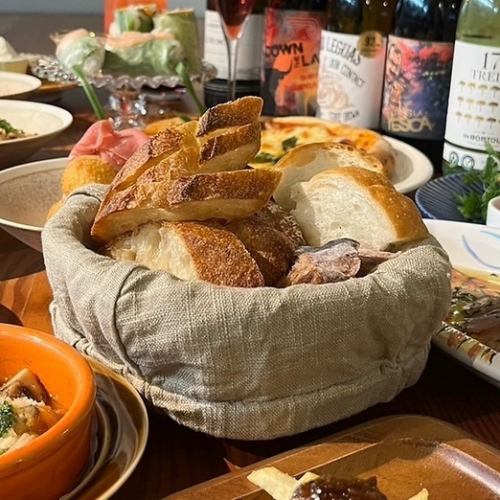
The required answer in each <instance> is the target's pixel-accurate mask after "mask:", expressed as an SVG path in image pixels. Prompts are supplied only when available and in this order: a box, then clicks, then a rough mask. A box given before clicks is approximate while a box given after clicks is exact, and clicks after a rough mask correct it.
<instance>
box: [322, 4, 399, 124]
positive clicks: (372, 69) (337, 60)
mask: <svg viewBox="0 0 500 500" xmlns="http://www.w3.org/2000/svg"><path fill="white" fill-rule="evenodd" d="M395 4H396V2H395V0H329V1H328V7H327V21H326V29H325V30H323V31H322V33H321V51H320V63H319V77H318V97H317V100H318V113H317V114H318V116H319V117H320V118H323V119H325V120H330V121H335V122H344V123H350V124H352V125H357V126H361V127H367V128H378V126H379V119H380V108H381V102H382V90H383V83H384V64H385V52H386V45H387V35H388V34H389V32H390V31H391V30H392V24H393V17H394V8H395Z"/></svg>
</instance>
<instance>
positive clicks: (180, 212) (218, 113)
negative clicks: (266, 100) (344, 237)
mask: <svg viewBox="0 0 500 500" xmlns="http://www.w3.org/2000/svg"><path fill="white" fill-rule="evenodd" d="M242 101H243V102H242ZM261 108H262V100H261V99H260V98H258V97H247V98H243V99H239V100H237V101H234V102H233V103H228V104H221V105H219V106H216V107H215V108H211V109H210V110H208V111H207V112H206V113H205V114H204V115H203V116H202V117H201V118H200V120H199V122H198V123H196V122H195V121H193V122H187V123H184V124H183V125H181V126H179V127H175V128H172V129H167V130H164V131H163V132H161V133H160V134H158V135H157V136H154V137H153V138H151V140H150V141H149V142H147V143H146V144H144V145H143V146H142V147H141V148H139V149H138V150H137V151H136V152H135V153H134V154H133V155H132V156H131V157H130V158H129V160H128V161H127V163H126V164H125V166H124V167H123V169H122V170H121V171H120V173H119V174H118V175H117V176H116V178H115V179H114V181H113V183H112V184H111V187H110V189H109V191H108V193H107V194H106V197H105V199H104V200H103V203H102V204H101V207H100V209H99V211H98V213H97V216H96V220H95V222H94V225H93V227H92V235H93V236H94V238H96V239H97V240H99V241H101V242H106V241H109V240H110V239H112V238H113V237H115V236H117V235H119V234H121V233H123V232H126V231H129V230H131V229H133V228H134V227H137V226H138V225H139V224H141V223H145V222H151V221H154V220H162V219H165V220H170V221H178V220H206V219H209V218H236V217H240V218H243V217H246V216H248V215H251V214H252V213H254V212H256V211H258V210H260V209H261V208H263V207H264V206H265V205H266V203H267V202H268V201H269V199H270V197H271V195H272V193H273V191H274V189H275V188H276V185H277V183H278V181H279V179H280V174H279V173H278V172H275V171H269V170H261V171H256V170H252V169H247V170H244V171H243V170H242V171H241V172H240V171H236V170H241V169H243V168H244V167H245V166H246V164H247V163H248V161H249V160H250V159H251V158H252V157H253V156H254V155H255V153H256V152H257V151H258V149H259V144H260V136H259V134H258V117H259V114H260V110H261ZM243 112H244V114H243ZM255 130H257V133H255ZM231 170H234V171H231Z"/></svg>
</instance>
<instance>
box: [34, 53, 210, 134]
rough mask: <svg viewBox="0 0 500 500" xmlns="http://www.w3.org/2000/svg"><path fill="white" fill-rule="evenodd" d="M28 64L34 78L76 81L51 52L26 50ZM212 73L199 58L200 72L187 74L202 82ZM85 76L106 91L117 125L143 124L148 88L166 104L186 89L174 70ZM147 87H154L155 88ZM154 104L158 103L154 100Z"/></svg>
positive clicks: (118, 127)
mask: <svg viewBox="0 0 500 500" xmlns="http://www.w3.org/2000/svg"><path fill="white" fill-rule="evenodd" d="M29 64H30V68H31V72H32V73H33V74H34V75H35V76H37V77H38V78H43V79H46V80H49V81H51V82H59V83H62V82H75V83H78V78H77V77H76V75H75V74H74V73H73V72H71V71H68V70H66V69H65V68H64V67H63V66H62V65H61V64H60V63H59V61H58V60H57V58H56V57H55V56H52V55H33V54H30V57H29ZM216 74H217V70H216V69H215V67H214V66H213V65H212V64H209V63H207V62H205V61H203V63H202V72H201V74H196V75H191V76H190V78H191V81H192V82H201V83H203V82H205V81H209V80H212V79H213V78H215V76H216ZM88 80H89V81H90V82H91V83H92V84H93V85H94V87H96V88H105V89H107V90H108V91H109V92H110V96H109V107H110V108H111V114H112V115H113V121H114V125H115V127H116V128H117V129H120V128H126V127H138V126H142V125H143V119H144V117H145V116H146V115H147V114H148V102H149V101H150V97H149V96H151V93H152V92H153V94H155V95H157V96H161V100H162V102H163V103H164V104H165V105H167V106H168V102H170V101H172V100H175V99H178V98H179V97H180V96H181V95H183V94H184V93H185V92H186V89H185V88H184V86H183V83H182V79H181V77H180V76H179V75H176V74H174V75H155V76H145V75H138V76H132V75H125V74H111V73H103V72H102V71H99V72H98V73H96V74H95V75H89V76H88ZM151 89H158V92H154V91H152V90H151ZM155 100H156V101H158V99H155ZM154 106H156V107H158V106H159V104H158V102H156V103H155V104H154ZM160 107H161V106H160Z"/></svg>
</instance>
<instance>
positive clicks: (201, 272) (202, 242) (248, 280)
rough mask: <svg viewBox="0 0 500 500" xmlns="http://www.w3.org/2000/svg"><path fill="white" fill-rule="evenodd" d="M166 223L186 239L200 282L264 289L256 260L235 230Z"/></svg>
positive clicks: (188, 223)
mask: <svg viewBox="0 0 500 500" xmlns="http://www.w3.org/2000/svg"><path fill="white" fill-rule="evenodd" d="M165 224H168V226H167V227H168V228H169V229H170V230H173V231H175V232H177V233H178V234H179V235H180V236H181V237H182V239H183V241H184V244H185V246H186V249H187V250H188V252H189V254H190V256H191V259H192V262H193V265H194V267H195V269H196V272H197V274H198V277H199V279H200V280H202V281H207V282H209V283H213V284H214V285H224V286H237V287H246V288H248V287H258V286H264V278H263V276H262V273H261V272H260V270H259V268H258V266H257V264H256V262H255V260H254V259H253V258H252V256H251V255H250V253H249V252H248V251H247V249H246V248H245V246H244V245H243V243H242V242H241V241H240V240H239V239H238V237H237V236H235V235H234V234H233V233H232V232H231V231H227V230H225V229H222V228H220V227H215V226H213V225H204V224H199V223H196V222H177V223H165Z"/></svg>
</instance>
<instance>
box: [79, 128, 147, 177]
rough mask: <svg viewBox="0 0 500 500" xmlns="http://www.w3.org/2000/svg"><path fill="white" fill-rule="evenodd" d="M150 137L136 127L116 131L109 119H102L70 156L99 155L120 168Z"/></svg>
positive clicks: (88, 130) (89, 129)
mask: <svg viewBox="0 0 500 500" xmlns="http://www.w3.org/2000/svg"><path fill="white" fill-rule="evenodd" d="M147 141H149V137H148V136H147V135H146V134H145V133H144V132H142V131H141V130H137V129H135V128H128V129H125V130H119V131H115V130H113V125H112V124H111V121H109V120H101V121H98V122H96V123H94V124H93V125H91V126H90V127H89V128H88V129H87V131H86V132H85V134H83V136H82V138H81V139H80V140H79V141H78V142H77V143H76V144H75V146H74V147H73V149H72V150H71V153H70V154H69V156H70V158H74V157H75V156H83V155H98V156H100V157H101V158H102V159H103V160H104V161H106V162H107V163H109V164H110V165H112V166H114V167H115V168H116V170H119V169H120V168H121V167H122V166H123V164H124V163H125V162H126V161H127V160H128V159H129V158H130V157H131V156H132V154H133V153H134V152H135V151H136V150H137V149H138V148H139V147H140V146H142V145H143V144H144V143H145V142H147Z"/></svg>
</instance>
